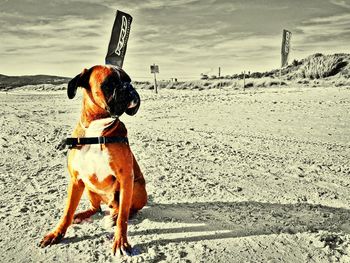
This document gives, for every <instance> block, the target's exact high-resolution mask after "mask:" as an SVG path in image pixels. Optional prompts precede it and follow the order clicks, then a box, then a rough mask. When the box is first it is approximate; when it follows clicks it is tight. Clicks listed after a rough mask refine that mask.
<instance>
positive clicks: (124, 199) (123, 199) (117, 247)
mask: <svg viewBox="0 0 350 263" xmlns="http://www.w3.org/2000/svg"><path fill="white" fill-rule="evenodd" d="M133 183H134V180H133V174H132V171H131V169H130V174H128V176H123V179H122V180H121V182H120V199H119V211H118V219H117V226H116V230H115V234H114V242H113V247H112V253H113V255H115V253H116V252H117V253H118V254H119V255H128V256H129V255H130V254H131V246H130V245H129V243H128V239H127V229H128V218H129V213H130V207H131V202H132V193H133Z"/></svg>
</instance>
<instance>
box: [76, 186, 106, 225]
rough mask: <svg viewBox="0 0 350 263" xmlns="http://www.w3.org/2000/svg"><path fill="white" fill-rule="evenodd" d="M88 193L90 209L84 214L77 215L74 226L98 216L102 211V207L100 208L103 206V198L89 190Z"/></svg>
mask: <svg viewBox="0 0 350 263" xmlns="http://www.w3.org/2000/svg"><path fill="white" fill-rule="evenodd" d="M86 193H87V196H88V198H89V200H90V208H89V209H87V210H85V211H83V212H80V213H78V214H75V215H74V221H73V223H74V224H79V223H81V222H82V221H83V220H84V219H87V218H89V217H91V216H93V215H94V214H96V213H97V212H100V211H102V210H101V206H100V205H101V197H100V196H99V195H98V194H96V193H94V192H91V191H89V190H87V191H86Z"/></svg>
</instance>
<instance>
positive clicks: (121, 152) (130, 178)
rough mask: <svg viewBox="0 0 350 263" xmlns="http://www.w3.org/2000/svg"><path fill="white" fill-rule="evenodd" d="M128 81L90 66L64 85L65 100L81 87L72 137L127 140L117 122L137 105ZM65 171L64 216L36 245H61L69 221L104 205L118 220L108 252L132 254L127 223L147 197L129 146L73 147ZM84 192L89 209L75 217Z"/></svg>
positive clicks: (118, 70) (115, 69)
mask: <svg viewBox="0 0 350 263" xmlns="http://www.w3.org/2000/svg"><path fill="white" fill-rule="evenodd" d="M130 82H131V79H130V77H129V76H128V75H127V74H126V73H125V72H124V71H123V70H122V69H121V68H118V67H113V66H94V67H92V68H90V69H84V71H83V72H82V73H81V74H79V75H77V76H76V77H74V78H73V79H72V80H71V81H70V82H69V83H68V92H67V93H68V97H69V98H70V99H72V98H74V96H75V94H76V91H77V88H78V87H82V88H83V107H82V113H81V116H80V121H79V122H78V124H77V126H76V127H75V129H74V131H73V134H72V136H73V137H77V138H82V137H94V136H96V137H100V136H104V137H106V138H107V137H112V136H113V137H119V138H122V139H123V138H126V137H127V130H126V128H125V126H124V124H123V123H122V122H121V121H120V120H119V119H118V117H119V116H120V115H122V114H123V113H124V112H125V113H127V114H129V115H134V114H135V113H136V112H137V110H138V108H139V106H140V97H139V95H138V94H137V92H136V90H135V89H134V88H133V87H132V85H131V84H130ZM68 171H69V173H70V182H69V186H68V198H67V203H66V207H65V209H64V212H63V216H62V218H61V220H60V221H59V223H58V225H57V226H56V227H55V228H54V229H53V230H52V231H51V232H49V233H48V234H47V235H46V236H45V237H44V238H43V239H42V240H41V242H40V246H41V247H46V246H48V245H52V244H56V243H58V242H60V240H61V239H62V238H63V236H64V234H65V233H66V231H67V228H68V227H69V225H70V224H72V222H73V221H74V222H76V223H78V222H81V221H82V220H84V219H86V218H88V217H90V216H92V215H93V214H95V213H96V212H98V211H100V204H101V203H105V204H107V205H108V206H109V207H110V209H111V216H112V218H113V219H114V221H116V230H115V235H114V241H113V247H112V253H113V254H114V255H115V253H116V252H118V253H119V254H120V255H130V254H131V246H130V245H129V242H128V239H127V225H128V218H129V215H131V214H133V213H135V212H137V211H138V210H140V209H141V208H142V207H144V206H145V204H146V202H147V192H146V188H145V185H146V183H145V180H144V177H143V174H142V172H141V170H140V167H139V165H138V164H137V161H136V159H135V157H134V155H133V153H132V152H131V150H130V147H129V145H128V143H125V142H124V143H123V142H116V143H105V144H104V143H103V142H101V143H99V144H85V145H79V144H77V145H76V146H75V147H73V149H71V150H70V151H69V153H68ZM84 190H85V191H86V193H87V196H88V198H89V200H90V202H91V207H90V209H88V210H86V211H84V212H81V213H78V214H76V215H74V212H75V210H76V208H77V206H78V203H79V200H80V198H81V196H82V194H83V192H84Z"/></svg>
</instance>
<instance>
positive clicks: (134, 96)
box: [125, 83, 141, 116]
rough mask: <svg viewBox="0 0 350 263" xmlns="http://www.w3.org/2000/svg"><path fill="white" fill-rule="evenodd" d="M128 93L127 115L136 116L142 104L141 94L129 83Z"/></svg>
mask: <svg viewBox="0 0 350 263" xmlns="http://www.w3.org/2000/svg"><path fill="white" fill-rule="evenodd" d="M128 92H129V98H130V99H129V100H130V101H129V102H128V107H127V109H126V110H125V113H126V114H128V115H130V116H133V115H135V114H136V112H137V111H138V110H139V108H140V104H141V98H140V96H139V94H138V93H137V91H136V90H135V89H134V87H133V86H132V85H131V84H130V83H128Z"/></svg>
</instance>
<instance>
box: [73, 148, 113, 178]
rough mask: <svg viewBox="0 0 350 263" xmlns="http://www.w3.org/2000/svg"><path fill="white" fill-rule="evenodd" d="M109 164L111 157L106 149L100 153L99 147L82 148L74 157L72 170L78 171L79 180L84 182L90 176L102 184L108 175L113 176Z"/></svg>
mask: <svg viewBox="0 0 350 263" xmlns="http://www.w3.org/2000/svg"><path fill="white" fill-rule="evenodd" d="M95 146H98V147H95ZM110 162H111V157H110V155H109V153H108V149H104V150H103V151H101V149H100V147H99V145H94V146H92V145H91V146H83V148H82V149H81V150H80V151H79V152H77V153H76V155H75V157H74V161H73V168H74V170H76V171H78V173H79V179H82V180H83V181H84V182H86V181H88V180H90V179H91V176H94V177H96V178H97V180H98V181H99V182H103V181H104V180H105V179H106V178H107V177H109V176H110V175H113V176H114V175H115V174H114V172H113V170H112V169H111V166H110Z"/></svg>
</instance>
